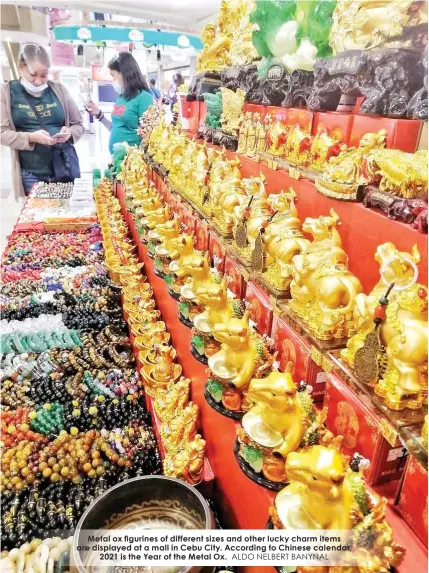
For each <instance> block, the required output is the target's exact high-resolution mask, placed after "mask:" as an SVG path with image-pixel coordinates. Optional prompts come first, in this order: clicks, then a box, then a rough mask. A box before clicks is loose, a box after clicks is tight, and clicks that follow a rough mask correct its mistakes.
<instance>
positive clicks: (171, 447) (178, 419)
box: [161, 402, 198, 452]
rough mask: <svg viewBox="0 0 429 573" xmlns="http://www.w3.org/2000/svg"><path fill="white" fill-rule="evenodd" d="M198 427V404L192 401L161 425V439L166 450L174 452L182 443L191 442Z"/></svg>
mask: <svg viewBox="0 0 429 573" xmlns="http://www.w3.org/2000/svg"><path fill="white" fill-rule="evenodd" d="M197 429H198V406H197V405H196V404H194V403H193V402H189V404H188V405H187V406H186V407H185V408H183V410H180V411H179V412H177V415H176V416H175V417H174V418H172V419H171V420H169V421H167V422H165V423H163V424H162V426H161V439H162V444H163V446H164V448H165V449H166V450H167V452H174V451H176V450H177V449H179V448H180V447H181V445H182V444H184V443H188V442H191V441H192V440H193V439H194V438H195V435H196V433H197Z"/></svg>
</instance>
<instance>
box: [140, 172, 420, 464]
mask: <svg viewBox="0 0 429 573" xmlns="http://www.w3.org/2000/svg"><path fill="white" fill-rule="evenodd" d="M151 163H152V167H153V168H154V170H153V172H152V174H153V180H154V182H155V186H156V187H157V189H158V190H159V191H160V193H161V194H162V196H163V198H164V200H165V201H166V202H167V203H168V204H169V205H170V206H171V208H172V211H173V212H175V213H177V214H178V216H179V218H180V220H181V221H182V224H183V228H184V229H185V230H186V231H187V232H190V233H192V234H194V235H195V244H196V246H197V248H199V249H200V250H202V251H205V250H208V251H209V253H210V255H211V257H212V261H213V263H214V264H215V265H216V266H217V268H218V270H219V271H221V272H222V271H223V272H225V273H226V274H228V276H229V277H230V279H229V280H230V284H229V288H230V290H231V291H232V292H233V293H234V295H235V296H236V297H238V298H240V299H241V298H245V300H246V303H247V304H248V306H249V309H250V313H251V318H252V319H253V321H254V322H255V324H256V326H257V328H258V331H259V332H260V333H262V334H267V335H268V336H271V337H272V338H275V337H276V334H277V336H278V338H282V337H286V336H287V337H288V338H289V340H292V341H293V342H292V344H294V353H295V356H296V355H297V354H299V352H297V350H300V349H302V348H305V349H306V350H307V354H308V353H309V354H310V356H311V362H312V363H314V364H313V368H312V377H311V379H309V378H308V372H307V371H301V373H302V374H307V376H306V377H305V379H306V380H307V381H308V382H309V383H310V384H316V386H315V387H316V391H315V395H316V396H317V397H318V399H319V400H323V391H322V390H319V388H322V387H321V386H320V384H322V383H319V384H317V383H316V380H317V377H318V376H319V379H322V380H323V379H324V377H323V375H322V372H332V371H336V372H337V373H338V374H339V375H340V376H341V377H342V378H343V379H344V381H345V382H346V383H347V384H348V385H349V386H350V387H352V388H353V389H354V390H355V392H357V393H358V394H359V395H360V396H361V397H362V398H363V399H364V400H366V401H368V400H369V401H370V402H371V403H372V404H373V405H374V406H375V407H376V409H377V410H378V412H379V420H378V425H379V426H380V427H381V428H382V431H383V434H384V435H385V436H387V439H388V441H389V442H390V443H392V445H394V444H395V442H396V441H397V438H398V435H401V437H404V439H405V440H406V443H407V444H409V445H410V447H411V449H414V450H415V451H416V452H417V453H416V455H418V457H419V459H421V461H422V462H423V463H424V464H425V465H426V466H427V449H426V448H425V447H424V446H423V445H422V442H421V440H420V439H419V437H418V436H419V432H420V428H421V425H422V424H423V421H424V418H425V411H426V408H425V402H424V400H425V399H424V398H423V400H420V402H419V403H418V404H412V405H411V408H408V407H404V403H401V404H400V405H399V406H398V404H393V403H389V404H388V405H387V404H386V399H385V394H386V392H385V390H383V389H380V388H379V387H377V386H376V387H375V388H374V386H375V385H374V384H368V383H367V381H365V372H364V373H363V374H362V373H360V375H357V374H356V371H355V370H354V369H353V368H351V367H350V364H348V363H347V358H343V357H347V352H348V350H347V349H346V346H347V340H348V339H347V337H346V336H343V337H340V338H333V339H331V340H324V339H321V338H319V337H318V336H317V334H316V333H315V330H314V328H311V327H309V324H308V323H307V322H306V321H305V320H303V319H302V318H300V316H299V315H298V314H297V313H296V312H294V310H293V309H291V303H290V300H286V299H287V298H290V291H289V289H287V290H283V291H280V290H278V289H275V288H273V286H272V284H269V283H268V282H267V280H265V278H264V276H263V273H262V276H261V273H260V272H259V273H258V272H255V271H254V266H253V264H252V263H253V260H252V259H251V260H249V258H248V256H247V258H246V257H245V256H243V254H246V255H247V254H248V248H247V249H246V248H244V249H241V248H240V247H238V246H237V236H236V237H235V238H233V239H227V238H225V237H222V229H221V228H219V225H217V224H216V222H215V221H213V219H210V217H209V216H208V212H207V211H204V210H202V208H201V206H198V205H197V204H195V202H194V201H193V200H192V198H191V197H189V196H188V195H186V194H184V193H183V192H181V191H179V190H178V189H177V188H175V187H173V186H172V185H171V184H169V183H168V179H167V178H166V175H167V174H166V173H165V170H164V169H161V170H159V169H158V166H155V165H154V163H153V161H151ZM158 171H159V172H160V173H161V175H160V174H159V173H158ZM166 181H167V182H166ZM289 200H290V196H289ZM189 207H191V210H189V209H188V208H189ZM316 221H317V220H316ZM246 251H247V252H246ZM397 253H398V251H397V250H396V251H395V250H391V249H390V247H389V248H388V250H387V252H386V253H385V260H388V258H391V257H392V256H393V257H395V256H396V254H397ZM408 258H410V257H409V256H408ZM411 263H412V261H411ZM415 268H416V266H415V264H414V267H413V269H415ZM380 282H381V285H380V286H379V287H378V288H379V289H380V288H381V289H383V282H382V281H380ZM422 288H424V287H422ZM386 289H387V287H385V290H386ZM424 292H426V291H425V290H424ZM279 324H280V326H279ZM310 326H311V323H310ZM282 329H287V334H284V333H283V332H282ZM277 331H279V332H277ZM341 349H342V350H341ZM301 353H302V350H301ZM350 354H351V353H350V352H349V355H350ZM368 356H369V353H368V354H367V355H366V356H365V357H364V360H368ZM283 362H284V359H283ZM423 362H424V361H423ZM364 365H365V366H366V364H365V362H364ZM362 370H364V368H362ZM423 376H424V374H423ZM373 377H374V376H373ZM378 386H380V385H378ZM409 427H411V428H412V429H411V430H410V428H409ZM404 428H406V430H405V429H404Z"/></svg>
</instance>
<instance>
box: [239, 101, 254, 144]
mask: <svg viewBox="0 0 429 573" xmlns="http://www.w3.org/2000/svg"><path fill="white" fill-rule="evenodd" d="M251 119H252V113H251V112H250V111H246V113H245V114H244V115H243V116H242V118H241V123H240V130H239V132H238V147H237V153H244V152H245V150H246V149H247V134H248V131H249V127H250V124H251Z"/></svg>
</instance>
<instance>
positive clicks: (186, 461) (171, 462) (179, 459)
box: [164, 434, 206, 485]
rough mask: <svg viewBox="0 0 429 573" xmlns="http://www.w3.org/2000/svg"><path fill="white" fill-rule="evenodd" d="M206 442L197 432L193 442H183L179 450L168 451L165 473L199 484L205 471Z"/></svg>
mask: <svg viewBox="0 0 429 573" xmlns="http://www.w3.org/2000/svg"><path fill="white" fill-rule="evenodd" d="M205 453H206V442H205V440H203V439H202V437H201V436H200V435H199V434H197V435H196V436H195V438H194V439H193V440H192V441H191V442H183V443H182V445H181V446H180V447H179V448H178V450H173V451H171V452H168V453H167V455H166V456H165V458H164V474H165V475H166V476H167V477H174V478H176V479H181V480H183V481H186V482H187V483H189V484H191V485H196V484H198V483H199V482H200V481H201V480H202V478H203V473H204V457H205Z"/></svg>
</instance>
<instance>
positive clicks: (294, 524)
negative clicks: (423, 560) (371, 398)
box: [270, 445, 405, 573]
mask: <svg viewBox="0 0 429 573" xmlns="http://www.w3.org/2000/svg"><path fill="white" fill-rule="evenodd" d="M347 462H348V459H347V458H346V457H345V456H343V455H342V454H340V453H339V451H337V449H335V448H327V447H325V446H318V445H316V446H311V447H310V448H308V449H306V450H302V451H300V452H291V453H290V454H289V455H288V458H287V460H286V476H287V480H288V481H289V485H288V486H286V487H285V488H284V489H282V490H281V491H280V492H279V493H278V494H277V496H276V499H275V502H274V506H273V507H271V508H270V515H271V520H272V523H273V525H274V527H275V529H286V530H293V531H296V530H300V529H301V530H309V529H319V530H323V529H332V530H335V531H336V532H338V531H340V530H344V540H343V541H344V542H347V544H348V543H351V544H353V551H352V552H350V553H348V554H343V555H342V557H343V558H344V559H350V564H349V565H346V566H345V567H344V568H343V567H341V566H336V565H332V566H327V567H321V568H319V567H318V568H316V570H317V571H318V573H322V572H323V573H341V572H342V571H345V572H347V573H375V572H377V573H378V572H380V573H381V572H382V571H383V572H385V573H387V572H388V571H391V570H392V569H391V568H395V567H397V566H399V565H400V563H401V561H402V559H403V556H404V552H405V550H404V549H403V548H402V547H400V546H399V545H397V544H396V543H395V540H394V538H393V532H392V529H391V527H390V526H389V524H388V523H387V521H386V519H385V507H386V501H387V500H386V499H385V498H381V497H380V496H378V495H377V494H375V493H374V492H372V491H370V490H369V489H367V487H366V484H365V480H364V477H363V475H362V473H361V468H362V466H363V465H364V462H365V460H363V459H362V458H361V456H359V455H356V454H355V456H354V457H353V458H352V460H351V462H350V465H349V467H348V465H347ZM350 534H351V535H350ZM343 563H344V562H343ZM297 571H298V573H311V572H312V571H313V568H312V567H298V569H297Z"/></svg>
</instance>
